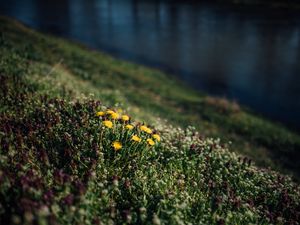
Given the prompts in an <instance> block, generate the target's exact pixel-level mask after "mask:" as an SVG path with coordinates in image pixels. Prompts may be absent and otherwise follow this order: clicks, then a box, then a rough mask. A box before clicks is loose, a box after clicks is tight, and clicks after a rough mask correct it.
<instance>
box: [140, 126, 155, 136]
mask: <svg viewBox="0 0 300 225" xmlns="http://www.w3.org/2000/svg"><path fill="white" fill-rule="evenodd" d="M140 129H141V130H142V131H144V132H146V133H148V134H151V133H152V130H151V129H150V128H148V127H147V126H145V125H143V126H140Z"/></svg>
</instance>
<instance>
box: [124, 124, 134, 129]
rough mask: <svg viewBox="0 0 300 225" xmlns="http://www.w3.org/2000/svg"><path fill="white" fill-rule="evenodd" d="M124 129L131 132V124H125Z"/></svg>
mask: <svg viewBox="0 0 300 225" xmlns="http://www.w3.org/2000/svg"><path fill="white" fill-rule="evenodd" d="M125 128H126V129H128V130H132V129H133V126H132V125H131V124H127V125H126V126H125Z"/></svg>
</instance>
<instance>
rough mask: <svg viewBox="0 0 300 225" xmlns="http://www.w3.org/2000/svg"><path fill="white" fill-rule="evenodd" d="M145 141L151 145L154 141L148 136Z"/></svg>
mask: <svg viewBox="0 0 300 225" xmlns="http://www.w3.org/2000/svg"><path fill="white" fill-rule="evenodd" d="M147 143H148V145H151V146H153V145H154V144H155V143H154V141H153V140H152V139H150V138H148V139H147Z"/></svg>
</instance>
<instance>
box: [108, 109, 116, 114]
mask: <svg viewBox="0 0 300 225" xmlns="http://www.w3.org/2000/svg"><path fill="white" fill-rule="evenodd" d="M113 113H115V111H113V110H110V109H109V110H106V114H108V115H111V114H113Z"/></svg>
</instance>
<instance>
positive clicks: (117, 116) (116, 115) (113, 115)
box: [110, 112, 119, 120]
mask: <svg viewBox="0 0 300 225" xmlns="http://www.w3.org/2000/svg"><path fill="white" fill-rule="evenodd" d="M110 116H111V118H112V119H113V120H116V119H119V114H118V113H115V112H114V113H112V114H110Z"/></svg>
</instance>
